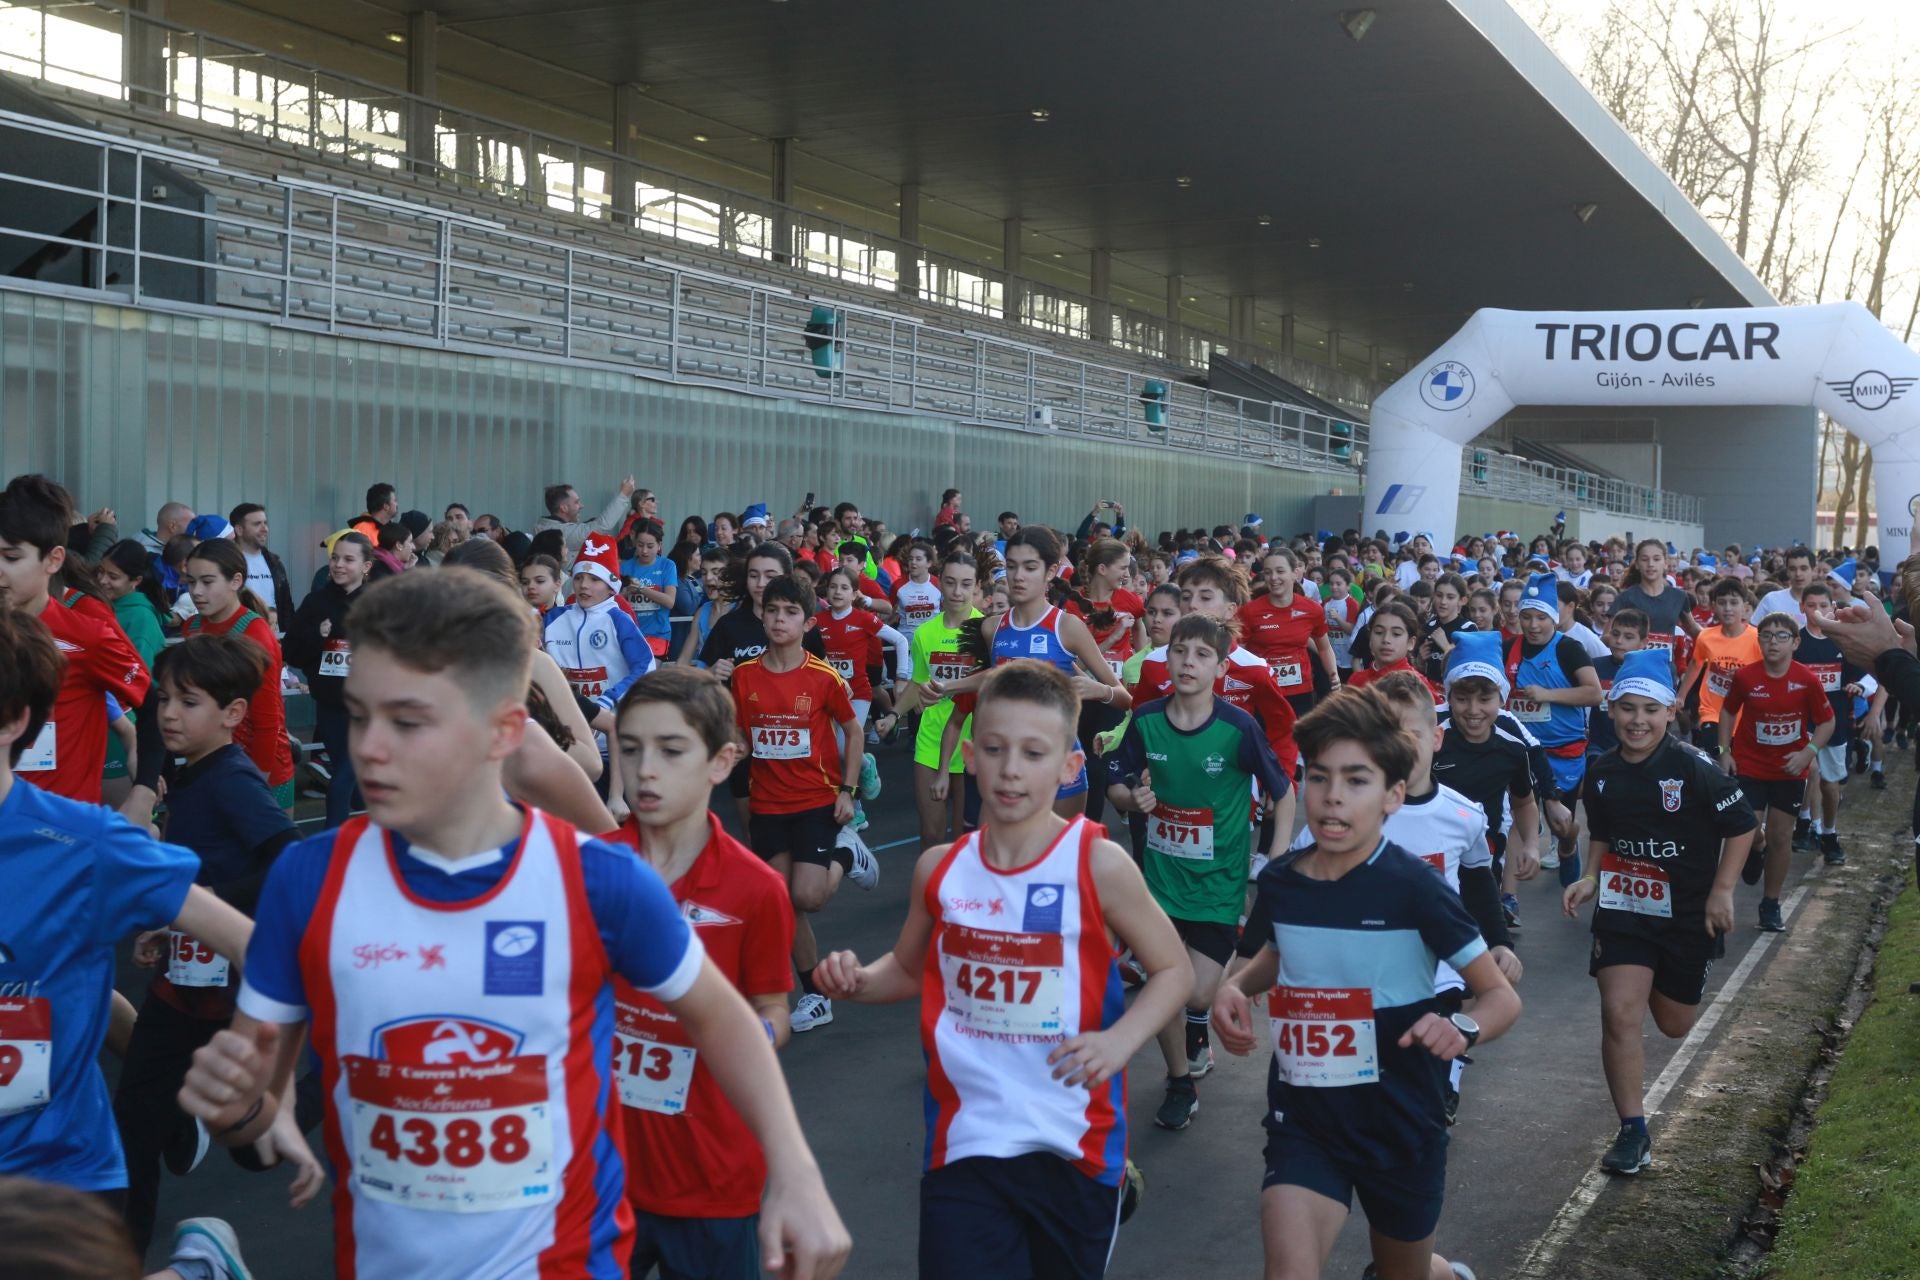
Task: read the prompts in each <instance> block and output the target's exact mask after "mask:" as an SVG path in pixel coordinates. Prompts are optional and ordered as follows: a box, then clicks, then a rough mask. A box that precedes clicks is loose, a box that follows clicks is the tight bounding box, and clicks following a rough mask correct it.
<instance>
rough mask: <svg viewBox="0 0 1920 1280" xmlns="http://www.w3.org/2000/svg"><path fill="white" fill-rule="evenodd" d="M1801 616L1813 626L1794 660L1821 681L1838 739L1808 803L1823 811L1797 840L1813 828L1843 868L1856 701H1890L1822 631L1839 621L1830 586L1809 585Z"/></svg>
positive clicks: (1824, 757) (1821, 760)
mask: <svg viewBox="0 0 1920 1280" xmlns="http://www.w3.org/2000/svg"><path fill="white" fill-rule="evenodd" d="M1800 610H1801V612H1802V613H1804V614H1805V615H1806V619H1807V621H1806V625H1805V626H1804V627H1802V628H1801V629H1800V643H1799V644H1798V645H1797V646H1796V647H1795V648H1794V651H1793V660H1794V661H1795V662H1798V663H1800V664H1801V665H1802V666H1804V667H1806V669H1807V670H1809V671H1811V672H1813V674H1814V675H1816V676H1818V677H1819V678H1820V691H1821V692H1822V693H1824V694H1826V695H1827V701H1828V702H1829V703H1830V704H1831V705H1832V707H1833V736H1832V737H1831V738H1828V739H1827V744H1826V745H1825V746H1823V747H1821V748H1820V750H1819V753H1818V754H1817V755H1816V756H1815V757H1814V769H1815V770H1816V772H1818V774H1819V783H1820V785H1819V787H1818V788H1817V790H1816V791H1815V792H1814V794H1813V795H1810V796H1809V797H1808V799H1809V800H1817V801H1818V804H1817V807H1816V808H1815V812H1814V813H1813V814H1812V815H1811V817H1810V818H1802V819H1801V820H1800V824H1796V826H1795V828H1794V838H1795V840H1796V841H1797V840H1798V839H1799V837H1800V834H1801V832H1800V825H1802V824H1804V825H1806V826H1808V827H1809V831H1808V833H1807V834H1809V835H1810V836H1812V837H1813V839H1814V841H1815V843H1816V844H1817V846H1818V847H1819V850H1820V854H1821V856H1822V857H1823V858H1824V859H1825V860H1826V863H1827V865H1828V866H1830V867H1838V866H1844V865H1845V864H1846V861H1847V854H1846V851H1845V850H1844V849H1842V848H1841V847H1840V835H1839V831H1840V828H1839V820H1840V794H1841V793H1840V787H1841V784H1843V783H1845V782H1846V780H1847V752H1848V750H1849V748H1850V747H1851V745H1852V742H1853V737H1854V725H1853V706H1854V699H1855V698H1867V699H1876V700H1884V699H1885V696H1886V695H1885V692H1884V691H1883V690H1882V689H1881V688H1880V682H1879V681H1878V680H1876V679H1875V678H1874V677H1873V676H1872V675H1870V674H1869V673H1867V672H1866V671H1863V670H1861V669H1860V668H1859V667H1856V666H1854V665H1853V663H1851V662H1849V661H1848V660H1847V658H1846V656H1845V655H1844V654H1842V653H1841V652H1840V646H1839V645H1837V644H1835V643H1834V642H1833V640H1832V638H1831V637H1829V636H1828V635H1827V634H1826V632H1825V631H1823V630H1822V629H1821V626H1820V624H1821V622H1822V621H1824V620H1825V619H1827V618H1831V617H1832V616H1833V595H1832V593H1831V592H1830V591H1829V589H1828V587H1827V584H1826V583H1824V582H1810V583H1808V584H1807V586H1806V588H1805V589H1804V590H1803V591H1802V592H1801V593H1800ZM1869 705H1871V704H1869ZM1862 736H1863V737H1865V738H1866V739H1867V740H1869V741H1871V740H1872V737H1873V735H1872V734H1871V733H1867V734H1863V735H1862ZM1803 812H1804V810H1803ZM1794 847H1795V848H1798V847H1799V846H1798V844H1796V845H1795V846H1794Z"/></svg>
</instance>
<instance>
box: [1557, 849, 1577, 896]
mask: <svg viewBox="0 0 1920 1280" xmlns="http://www.w3.org/2000/svg"><path fill="white" fill-rule="evenodd" d="M1579 878H1580V855H1579V854H1577V853H1570V854H1568V855H1567V856H1566V857H1564V858H1562V859H1560V887H1561V888H1562V889H1564V888H1566V887H1567V886H1568V885H1570V884H1572V883H1573V882H1574V881H1575V880H1578V879H1579Z"/></svg>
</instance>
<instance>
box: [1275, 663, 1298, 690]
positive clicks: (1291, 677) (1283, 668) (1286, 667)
mask: <svg viewBox="0 0 1920 1280" xmlns="http://www.w3.org/2000/svg"><path fill="white" fill-rule="evenodd" d="M1268 670H1270V671H1272V672H1273V682H1274V683H1275V684H1277V685H1279V686H1280V687H1281V688H1282V689H1291V688H1293V687H1294V686H1295V685H1301V684H1305V683H1306V682H1307V675H1306V668H1305V664H1303V663H1300V662H1274V663H1269V664H1268Z"/></svg>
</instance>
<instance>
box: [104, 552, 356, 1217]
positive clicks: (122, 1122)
mask: <svg viewBox="0 0 1920 1280" xmlns="http://www.w3.org/2000/svg"><path fill="white" fill-rule="evenodd" d="M353 536H355V537H359V535H358V534H355V535H353ZM266 661H267V655H266V654H264V653H262V652H261V651H260V648H259V646H258V645H254V644H251V643H248V642H247V641H246V640H245V639H244V638H242V637H241V636H238V635H234V634H233V633H231V632H228V633H226V634H224V635H203V636H193V637H191V638H189V639H187V640H185V641H183V642H182V643H180V644H178V645H175V646H174V647H172V648H170V649H167V650H164V651H163V652H162V653H161V654H160V656H159V658H158V660H157V661H156V662H155V664H154V673H153V678H154V681H155V684H156V685H157V688H158V694H159V696H158V698H157V699H156V703H157V706H156V709H155V712H154V714H157V715H158V716H159V718H160V738H161V741H162V742H164V743H165V744H166V749H167V755H168V756H169V757H176V758H179V759H180V760H182V761H183V764H182V766H181V768H180V769H179V770H178V771H177V772H175V773H174V774H173V775H172V776H171V777H170V778H169V779H168V781H167V810H166V813H167V821H166V838H167V840H168V842H169V843H171V844H177V845H180V846H182V847H183V848H186V849H190V850H192V851H193V853H194V854H195V856H196V857H198V858H199V860H200V868H199V871H198V872H197V873H196V875H195V876H194V881H195V883H197V884H202V885H205V886H206V887H207V888H208V889H209V890H211V891H212V892H213V893H215V894H217V895H218V896H219V898H220V899H221V901H223V902H225V903H227V904H228V905H229V906H231V907H233V908H234V909H235V910H238V911H241V912H250V911H252V910H253V909H254V902H255V900H256V899H257V898H258V897H259V896H260V885H261V883H262V882H263V881H264V880H265V878H266V874H267V868H268V867H270V866H272V865H273V860H274V858H276V857H277V856H278V855H279V853H280V850H281V849H283V848H285V847H286V846H287V845H288V844H291V843H292V842H293V840H294V838H295V836H296V835H297V832H296V830H295V828H294V825H293V822H292V820H291V819H290V818H288V817H287V814H286V811H285V810H283V809H282V808H281V807H280V806H279V805H278V804H277V803H275V801H274V798H273V796H272V794H271V793H270V792H269V791H268V789H267V782H266V779H265V778H264V777H262V776H261V773H260V770H259V769H258V768H257V767H255V765H254V763H253V762H252V761H251V760H249V759H248V758H247V754H246V752H244V751H242V750H241V749H240V748H239V747H238V746H237V745H235V743H234V741H233V735H234V731H235V730H236V729H238V728H239V726H240V725H241V724H242V723H243V722H244V721H245V720H246V717H247V700H248V699H249V698H251V697H252V696H253V694H254V691H255V690H256V689H258V688H259V686H260V675H261V668H262V667H264V666H265V665H266ZM134 960H135V963H138V964H142V965H145V966H147V967H155V966H158V968H159V972H157V973H156V974H155V975H154V979H153V984H152V986H150V987H149V988H148V989H147V995H146V999H145V1000H144V1001H143V1002H142V1004H141V1006H140V1017H139V1020H138V1021H136V1022H135V1023H134V1024H133V1038H132V1040H131V1041H130V1042H129V1043H128V1045H127V1053H126V1060H125V1062H124V1063H123V1064H122V1066H121V1068H120V1083H119V1087H118V1089H117V1090H116V1091H115V1093H114V1097H113V1116H114V1122H115V1124H116V1126H117V1127H118V1128H119V1131H120V1139H121V1142H122V1143H123V1144H124V1146H125V1150H126V1157H127V1203H126V1215H127V1230H128V1233H129V1234H130V1235H132V1237H133V1246H134V1248H136V1249H138V1250H139V1251H140V1252H141V1253H143V1254H144V1253H145V1252H146V1250H147V1245H148V1244H149V1242H151V1240H152V1238H153V1224H154V1211H155V1209H156V1208H157V1207H158V1204H159V1200H160V1160H161V1155H162V1152H163V1151H167V1152H169V1153H170V1154H171V1151H172V1150H175V1149H178V1148H179V1147H180V1146H181V1144H183V1143H184V1149H185V1153H186V1157H187V1158H186V1160H185V1161H181V1162H180V1165H179V1166H177V1167H175V1168H174V1172H176V1173H184V1172H186V1171H187V1169H188V1168H190V1167H191V1164H190V1163H188V1162H189V1161H191V1160H192V1158H193V1155H194V1153H195V1145H196V1143H195V1139H196V1136H198V1137H199V1140H200V1142H204V1141H205V1137H204V1133H201V1134H199V1135H196V1132H195V1130H196V1129H197V1127H198V1125H197V1122H196V1121H195V1120H194V1119H193V1118H192V1117H190V1116H187V1115H184V1114H183V1113H182V1112H181V1111H180V1108H179V1107H178V1106H177V1105H176V1104H175V1103H174V1094H175V1093H177V1092H179V1089H180V1082H181V1081H182V1080H183V1079H184V1078H185V1077H186V1074H187V1067H188V1065H189V1064H190V1063H191V1062H192V1059H193V1051H194V1050H195V1049H198V1048H199V1047H200V1046H201V1045H203V1044H205V1043H206V1042H207V1041H209V1040H211V1039H212V1038H213V1036H214V1033H215V1032H217V1031H219V1030H220V1029H221V1028H222V1027H224V1026H226V1025H227V1022H228V1020H229V1019H230V1018H232V1016H233V994H234V991H235V988H236V984H235V982H234V980H233V971H232V967H231V966H230V965H229V964H228V962H227V960H226V959H225V958H224V957H222V956H221V955H220V954H219V953H218V952H216V951H215V950H214V948H213V947H212V946H210V945H209V944H208V943H206V942H205V941H202V940H201V939H199V938H196V937H194V936H193V935H192V934H191V933H187V932H182V931H174V932H170V933H169V932H159V933H153V934H145V935H142V936H141V938H140V939H139V940H138V941H137V942H136V944H135V946H134ZM283 1119H284V1121H285V1123H286V1124H287V1125H288V1126H289V1127H292V1128H293V1132H292V1133H290V1134H283V1135H282V1136H283V1138H285V1139H287V1140H289V1141H291V1142H293V1143H297V1144H298V1145H299V1146H300V1147H304V1146H305V1145H306V1144H305V1140H304V1139H303V1138H301V1137H300V1135H299V1133H298V1129H297V1126H295V1125H294V1120H293V1116H292V1114H291V1112H288V1113H286V1114H285V1115H284V1116H283ZM199 1150H201V1151H204V1150H205V1147H204V1146H201V1147H200V1148H199ZM170 1163H173V1162H172V1161H171V1160H170ZM302 1164H303V1168H304V1169H305V1170H308V1171H309V1172H303V1175H302V1177H301V1179H300V1183H299V1185H298V1187H297V1189H296V1191H295V1193H294V1204H295V1205H296V1206H299V1205H303V1204H305V1203H306V1202H307V1201H309V1200H311V1199H312V1198H313V1197H314V1196H315V1195H318V1194H319V1191H320V1183H321V1174H320V1166H319V1164H318V1162H317V1161H314V1160H313V1158H312V1156H311V1155H310V1154H309V1155H308V1156H306V1158H305V1160H304V1161H303V1162H302Z"/></svg>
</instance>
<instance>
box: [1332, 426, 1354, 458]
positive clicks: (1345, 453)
mask: <svg viewBox="0 0 1920 1280" xmlns="http://www.w3.org/2000/svg"><path fill="white" fill-rule="evenodd" d="M1327 434H1328V435H1329V436H1331V437H1332V445H1333V448H1332V452H1333V456H1334V457H1336V458H1338V459H1339V460H1340V461H1342V462H1345V461H1347V460H1348V459H1349V458H1351V457H1353V424H1352V423H1351V422H1334V423H1329V424H1328V427H1327Z"/></svg>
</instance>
